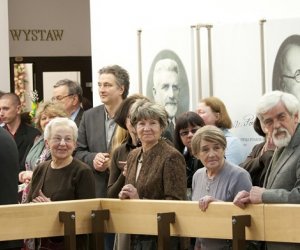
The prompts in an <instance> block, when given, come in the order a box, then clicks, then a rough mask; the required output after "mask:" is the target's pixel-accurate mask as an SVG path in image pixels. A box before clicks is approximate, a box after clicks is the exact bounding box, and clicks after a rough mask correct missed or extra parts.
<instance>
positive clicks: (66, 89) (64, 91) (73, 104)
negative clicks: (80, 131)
mask: <svg viewBox="0 0 300 250" xmlns="http://www.w3.org/2000/svg"><path fill="white" fill-rule="evenodd" d="M51 100H52V101H53V102H60V103H62V104H63V105H64V107H65V108H66V111H67V112H68V114H69V116H70V118H71V119H72V120H73V121H74V122H75V123H76V125H77V127H79V124H80V121H81V118H82V115H83V112H84V110H83V108H82V107H81V102H82V88H81V86H80V84H79V83H77V82H75V81H72V80H69V79H63V80H60V81H58V82H57V83H55V84H54V86H53V97H52V99H51Z"/></svg>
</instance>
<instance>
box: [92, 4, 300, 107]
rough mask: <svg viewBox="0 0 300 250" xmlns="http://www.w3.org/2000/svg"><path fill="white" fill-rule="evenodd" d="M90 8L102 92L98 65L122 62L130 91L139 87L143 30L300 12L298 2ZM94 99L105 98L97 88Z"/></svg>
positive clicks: (97, 100) (293, 15)
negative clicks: (139, 44)
mask: <svg viewBox="0 0 300 250" xmlns="http://www.w3.org/2000/svg"><path fill="white" fill-rule="evenodd" d="M90 7H91V37H92V60H93V86H94V89H95V90H97V77H98V76H97V71H98V69H99V68H101V67H103V66H105V65H108V64H120V65H125V66H126V69H127V70H128V71H129V72H130V75H131V79H132V83H133V84H132V86H131V88H130V92H131V93H133V92H137V91H138V84H137V79H138V78H137V71H138V69H137V63H136V62H137V38H136V31H137V30H138V29H143V28H147V27H153V26H154V27H155V26H156V27H161V26H166V27H168V26H172V27H174V26H175V27H176V26H181V27H182V26H183V25H186V26H187V27H189V26H190V25H193V24H198V23H211V24H214V23H226V22H227V23H228V22H245V21H252V22H254V21H257V22H258V21H259V20H261V19H274V18H290V17H299V16H300V14H299V11H298V10H299V8H300V2H299V1H297V0H286V1H281V0H252V1H243V0H228V1H222V0H210V1H207V0H190V1H174V0H152V1H139V0H130V1H123V0H110V1H98V0H90ZM153 39H159V38H157V37H156V38H153ZM93 99H94V102H95V103H94V105H96V104H98V103H99V102H100V100H99V97H98V93H97V91H94V97H93Z"/></svg>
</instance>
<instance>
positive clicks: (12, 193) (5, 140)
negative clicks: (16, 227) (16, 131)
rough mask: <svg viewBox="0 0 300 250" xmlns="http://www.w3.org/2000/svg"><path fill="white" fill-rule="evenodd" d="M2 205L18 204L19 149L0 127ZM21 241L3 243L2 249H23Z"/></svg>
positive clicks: (0, 199)
mask: <svg viewBox="0 0 300 250" xmlns="http://www.w3.org/2000/svg"><path fill="white" fill-rule="evenodd" d="M0 142H1V143H0V162H1V163H0V183H1V185H2V189H1V191H0V205H7V204H17V203H18V173H19V162H18V158H19V156H18V149H17V145H16V143H15V142H14V140H13V138H12V137H11V136H10V135H9V133H8V132H7V131H6V130H5V129H3V128H1V127H0ZM21 243H22V242H21V241H2V242H0V249H10V250H13V249H21V248H20V247H21Z"/></svg>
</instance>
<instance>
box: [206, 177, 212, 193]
mask: <svg viewBox="0 0 300 250" xmlns="http://www.w3.org/2000/svg"><path fill="white" fill-rule="evenodd" d="M213 182H214V179H207V181H206V187H205V190H206V191H207V192H209V191H210V186H211V184H212V183H213Z"/></svg>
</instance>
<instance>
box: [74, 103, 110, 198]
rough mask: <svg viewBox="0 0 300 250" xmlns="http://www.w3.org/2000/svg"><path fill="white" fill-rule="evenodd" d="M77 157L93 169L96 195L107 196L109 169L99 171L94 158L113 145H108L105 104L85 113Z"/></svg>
mask: <svg viewBox="0 0 300 250" xmlns="http://www.w3.org/2000/svg"><path fill="white" fill-rule="evenodd" d="M77 145H78V146H77V148H76V152H75V157H76V158H77V159H79V160H81V161H83V162H85V163H86V164H88V165H89V166H90V167H91V169H92V170H93V173H94V176H95V183H96V197H97V198H105V197H107V183H108V171H104V172H98V171H96V170H95V169H94V166H93V160H94V158H95V156H96V154H98V153H100V152H102V153H106V152H109V150H110V146H111V145H106V133H105V109H104V105H100V106H97V107H95V108H92V109H89V110H87V111H85V112H84V113H83V116H82V119H81V122H80V126H79V129H78V140H77Z"/></svg>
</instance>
